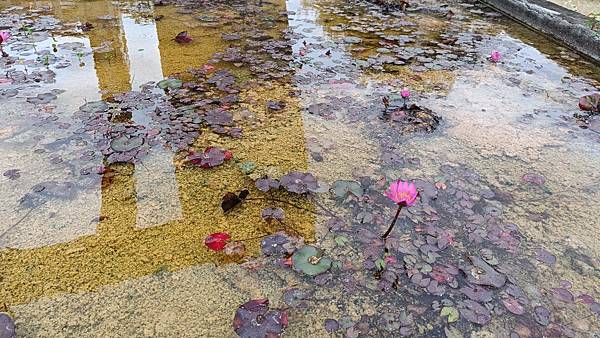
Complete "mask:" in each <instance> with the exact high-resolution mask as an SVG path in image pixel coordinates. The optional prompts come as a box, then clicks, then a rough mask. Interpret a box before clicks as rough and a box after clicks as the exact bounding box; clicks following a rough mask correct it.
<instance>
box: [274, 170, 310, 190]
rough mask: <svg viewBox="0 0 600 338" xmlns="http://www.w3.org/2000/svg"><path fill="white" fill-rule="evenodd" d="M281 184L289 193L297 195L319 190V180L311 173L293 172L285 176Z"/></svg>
mask: <svg viewBox="0 0 600 338" xmlns="http://www.w3.org/2000/svg"><path fill="white" fill-rule="evenodd" d="M280 183H281V185H282V186H283V187H284V188H285V189H286V190H287V191H289V192H293V193H296V194H304V193H307V192H309V191H314V190H317V189H318V188H319V184H318V183H317V179H316V178H315V177H314V176H313V175H312V174H311V173H302V172H299V171H292V172H290V173H289V174H287V175H285V176H283V177H282V178H281V180H280Z"/></svg>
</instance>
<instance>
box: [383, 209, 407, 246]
mask: <svg viewBox="0 0 600 338" xmlns="http://www.w3.org/2000/svg"><path fill="white" fill-rule="evenodd" d="M402 207H403V205H401V204H398V211H396V216H394V220H393V221H392V224H390V227H389V228H388V229H387V231H386V232H385V233H384V234H383V235H382V236H381V238H383V239H384V240H385V239H387V237H388V236H389V235H390V232H392V229H394V225H396V221H397V220H398V216H400V211H401V210H402Z"/></svg>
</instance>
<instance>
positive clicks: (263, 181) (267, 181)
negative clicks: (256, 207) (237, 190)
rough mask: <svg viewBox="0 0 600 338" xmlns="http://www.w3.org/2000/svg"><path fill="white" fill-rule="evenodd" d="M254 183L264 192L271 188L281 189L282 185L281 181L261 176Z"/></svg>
mask: <svg viewBox="0 0 600 338" xmlns="http://www.w3.org/2000/svg"><path fill="white" fill-rule="evenodd" d="M254 184H255V185H256V188H257V189H258V190H260V191H262V192H267V191H269V190H271V189H279V186H280V184H279V181H277V180H275V179H272V178H269V177H267V178H259V179H258V180H256V182H254Z"/></svg>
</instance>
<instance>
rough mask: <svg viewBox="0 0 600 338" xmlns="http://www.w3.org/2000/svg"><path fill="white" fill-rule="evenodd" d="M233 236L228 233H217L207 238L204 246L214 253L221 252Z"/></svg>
mask: <svg viewBox="0 0 600 338" xmlns="http://www.w3.org/2000/svg"><path fill="white" fill-rule="evenodd" d="M230 239H231V236H230V235H229V234H228V233H226V232H215V233H214V234H210V235H208V236H206V238H205V239H204V245H206V246H207V247H208V248H209V249H211V250H213V251H221V250H223V249H224V248H225V246H226V245H227V243H229V240H230Z"/></svg>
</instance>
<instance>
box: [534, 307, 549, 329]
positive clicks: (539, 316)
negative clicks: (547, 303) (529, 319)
mask: <svg viewBox="0 0 600 338" xmlns="http://www.w3.org/2000/svg"><path fill="white" fill-rule="evenodd" d="M533 313H534V318H535V321H536V322H538V323H539V324H540V325H543V326H547V325H548V324H550V311H549V310H548V309H547V308H545V307H543V306H536V307H535V308H534V309H533Z"/></svg>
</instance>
